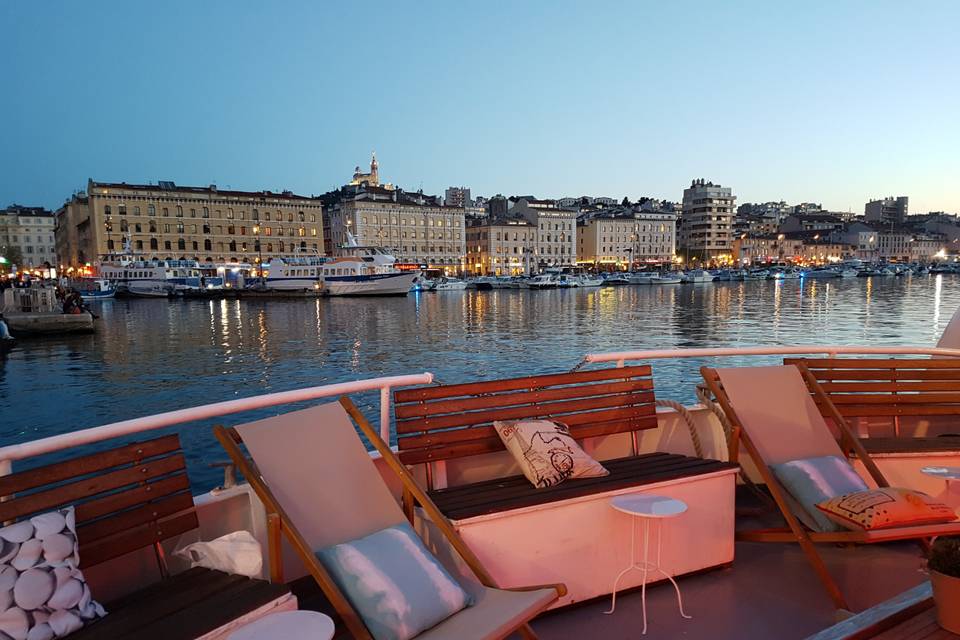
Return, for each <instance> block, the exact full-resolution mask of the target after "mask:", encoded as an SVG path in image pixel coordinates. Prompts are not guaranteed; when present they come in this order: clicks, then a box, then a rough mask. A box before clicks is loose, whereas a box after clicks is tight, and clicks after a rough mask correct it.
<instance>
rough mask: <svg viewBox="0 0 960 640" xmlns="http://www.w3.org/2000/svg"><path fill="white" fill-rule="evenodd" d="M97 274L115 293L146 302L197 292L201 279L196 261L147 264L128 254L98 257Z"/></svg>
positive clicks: (151, 262) (146, 261)
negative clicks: (144, 298)
mask: <svg viewBox="0 0 960 640" xmlns="http://www.w3.org/2000/svg"><path fill="white" fill-rule="evenodd" d="M97 272H98V273H99V275H100V277H101V278H103V279H106V280H108V281H110V283H111V284H112V285H113V286H114V287H115V288H116V293H118V294H121V295H123V294H127V295H132V296H139V297H149V298H155V297H167V296H171V295H177V294H181V293H183V292H185V291H196V290H199V289H200V288H201V286H200V285H201V278H202V277H203V275H202V274H201V273H200V265H199V263H198V262H197V261H196V260H146V259H143V258H139V257H137V256H136V255H134V254H130V253H123V254H108V255H105V256H101V258H100V260H99V261H98V265H97Z"/></svg>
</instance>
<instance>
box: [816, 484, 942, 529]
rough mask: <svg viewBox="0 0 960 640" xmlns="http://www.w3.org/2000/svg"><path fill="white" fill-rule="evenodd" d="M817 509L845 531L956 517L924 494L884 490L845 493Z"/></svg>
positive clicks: (908, 490) (892, 489) (885, 527)
mask: <svg viewBox="0 0 960 640" xmlns="http://www.w3.org/2000/svg"><path fill="white" fill-rule="evenodd" d="M817 509H819V510H820V511H822V512H823V513H825V514H826V515H827V517H828V518H830V519H831V520H833V521H834V522H836V523H837V524H840V525H842V526H844V527H846V528H847V529H852V530H854V531H856V530H861V529H863V530H867V531H870V530H872V529H888V528H890V527H908V526H913V525H921V524H937V523H940V522H952V521H953V520H956V519H957V514H956V513H954V511H953V509H951V508H950V507H948V506H947V505H945V504H943V503H940V502H936V501H935V500H934V499H933V498H931V497H930V496H928V495H927V494H925V493H920V492H919V491H913V490H911V489H894V488H890V487H887V488H883V489H874V490H872V491H858V492H856V493H847V494H844V495H842V496H837V497H836V498H831V499H829V500H827V501H825V502H821V503H819V504H817Z"/></svg>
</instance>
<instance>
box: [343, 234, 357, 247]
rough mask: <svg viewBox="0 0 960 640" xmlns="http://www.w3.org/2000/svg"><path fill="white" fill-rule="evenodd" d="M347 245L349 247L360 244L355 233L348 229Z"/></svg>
mask: <svg viewBox="0 0 960 640" xmlns="http://www.w3.org/2000/svg"><path fill="white" fill-rule="evenodd" d="M345 246H347V247H357V246H359V245H358V244H357V239H356V238H355V237H354V236H353V234H352V233H350V232H349V231H347V243H346V245H345Z"/></svg>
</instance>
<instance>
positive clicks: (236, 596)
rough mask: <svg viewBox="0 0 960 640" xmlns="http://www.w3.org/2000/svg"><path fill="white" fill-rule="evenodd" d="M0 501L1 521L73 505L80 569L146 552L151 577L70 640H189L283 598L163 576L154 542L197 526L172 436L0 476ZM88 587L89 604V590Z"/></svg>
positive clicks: (194, 574)
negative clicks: (153, 568) (153, 571)
mask: <svg viewBox="0 0 960 640" xmlns="http://www.w3.org/2000/svg"><path fill="white" fill-rule="evenodd" d="M0 495H2V496H8V499H7V500H6V501H4V502H0V521H3V522H9V521H12V520H20V519H23V518H27V517H30V516H33V515H37V514H39V513H44V512H48V511H51V510H54V509H57V508H62V507H66V506H70V505H73V506H74V507H75V514H76V526H77V541H78V544H79V547H80V568H81V569H84V570H90V569H94V570H95V569H96V568H97V567H99V566H100V565H103V564H104V563H107V562H109V561H111V560H114V559H117V558H120V557H121V556H125V555H126V554H129V553H133V552H137V551H142V550H144V549H146V550H148V553H150V550H151V549H152V556H153V557H154V558H155V560H156V563H157V567H158V570H159V573H160V575H161V579H160V580H159V581H156V582H154V583H153V584H151V585H149V586H147V587H146V588H143V589H141V590H139V591H136V592H134V593H130V594H127V595H125V596H123V597H120V598H118V599H116V600H115V601H113V602H102V601H101V602H102V604H103V605H104V607H105V608H106V610H107V615H106V616H105V617H104V618H101V619H100V620H97V621H95V622H92V623H89V624H88V625H87V626H86V627H84V628H83V629H81V630H79V631H77V632H75V633H73V634H71V635H70V638H71V640H74V639H75V640H89V639H93V638H97V639H100V638H104V639H106V638H109V639H111V640H120V639H125V638H131V639H136V640H152V639H157V640H160V639H163V640H192V639H194V638H200V637H201V636H206V635H207V634H214V635H215V632H216V631H217V630H218V629H220V628H221V627H224V626H225V625H228V624H229V623H231V622H233V621H235V620H237V619H238V618H241V617H243V616H247V615H248V614H251V613H252V612H254V611H256V610H258V609H260V608H261V607H265V606H266V605H269V604H270V603H272V602H276V601H280V600H283V599H285V598H288V597H290V596H289V593H290V590H289V588H288V587H286V586H285V585H275V584H270V583H268V582H265V581H262V580H251V579H249V578H245V577H242V576H234V575H228V574H226V573H222V572H220V571H212V570H209V569H202V568H193V569H189V570H187V571H184V572H182V573H179V574H177V575H174V576H172V577H170V576H168V572H167V563H166V558H165V556H164V550H163V546H162V545H161V543H162V542H163V541H165V540H168V539H170V538H173V537H174V536H178V535H182V534H185V533H187V532H190V531H192V530H194V529H196V528H197V527H198V526H199V522H198V519H197V512H196V508H195V507H194V502H193V495H192V492H191V489H190V482H189V480H188V478H187V473H186V465H185V461H184V455H183V452H182V451H181V448H180V439H179V437H178V436H177V435H168V436H163V437H160V438H156V439H153V440H147V441H143V442H135V443H132V444H126V445H123V446H120V447H116V448H113V449H110V450H108V451H103V452H99V453H94V454H89V455H84V456H79V457H74V458H71V459H69V460H66V461H62V462H57V463H54V464H50V465H47V466H41V467H36V468H33V469H28V470H25V471H21V472H17V473H13V474H11V475H7V476H3V477H0ZM87 573H88V574H89V573H90V572H89V571H88V572H87ZM87 578H88V580H89V579H90V576H89V575H87ZM91 587H92V592H93V597H94V599H99V597H98V595H97V588H96V585H95V584H92V585H91ZM207 637H211V636H207Z"/></svg>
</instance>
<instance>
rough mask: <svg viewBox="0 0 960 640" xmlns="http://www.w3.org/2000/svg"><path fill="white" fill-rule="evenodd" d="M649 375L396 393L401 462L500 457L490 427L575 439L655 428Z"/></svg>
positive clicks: (614, 372) (604, 372) (558, 377)
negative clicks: (539, 421) (517, 423)
mask: <svg viewBox="0 0 960 640" xmlns="http://www.w3.org/2000/svg"><path fill="white" fill-rule="evenodd" d="M651 375H652V373H651V369H650V367H649V366H646V365H644V366H634V367H622V368H617V369H613V368H610V369H595V370H590V371H576V372H572V373H560V374H550V375H542V376H529V377H524V378H511V379H505V380H491V381H487V382H474V383H467V384H455V385H439V386H429V387H417V388H413V389H401V390H398V391H395V392H394V396H393V397H394V414H395V416H396V419H397V420H396V424H397V440H398V446H399V450H400V459H401V460H402V461H403V462H405V463H407V464H418V463H423V462H435V461H438V460H447V459H451V458H458V457H462V456H469V455H476V454H480V453H490V452H493V451H499V450H502V449H503V448H504V447H503V443H502V442H501V441H500V438H499V437H498V436H497V434H496V432H495V431H494V429H493V422H494V421H495V420H517V419H521V418H546V419H551V420H556V421H558V422H562V423H564V424H566V425H567V426H569V427H570V432H571V434H572V435H573V437H575V438H577V439H583V438H587V437H592V436H601V435H609V434H614V433H626V432H631V431H639V430H641V429H651V428H654V427H656V426H657V409H656V398H655V397H654V391H653V379H652V377H651Z"/></svg>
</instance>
